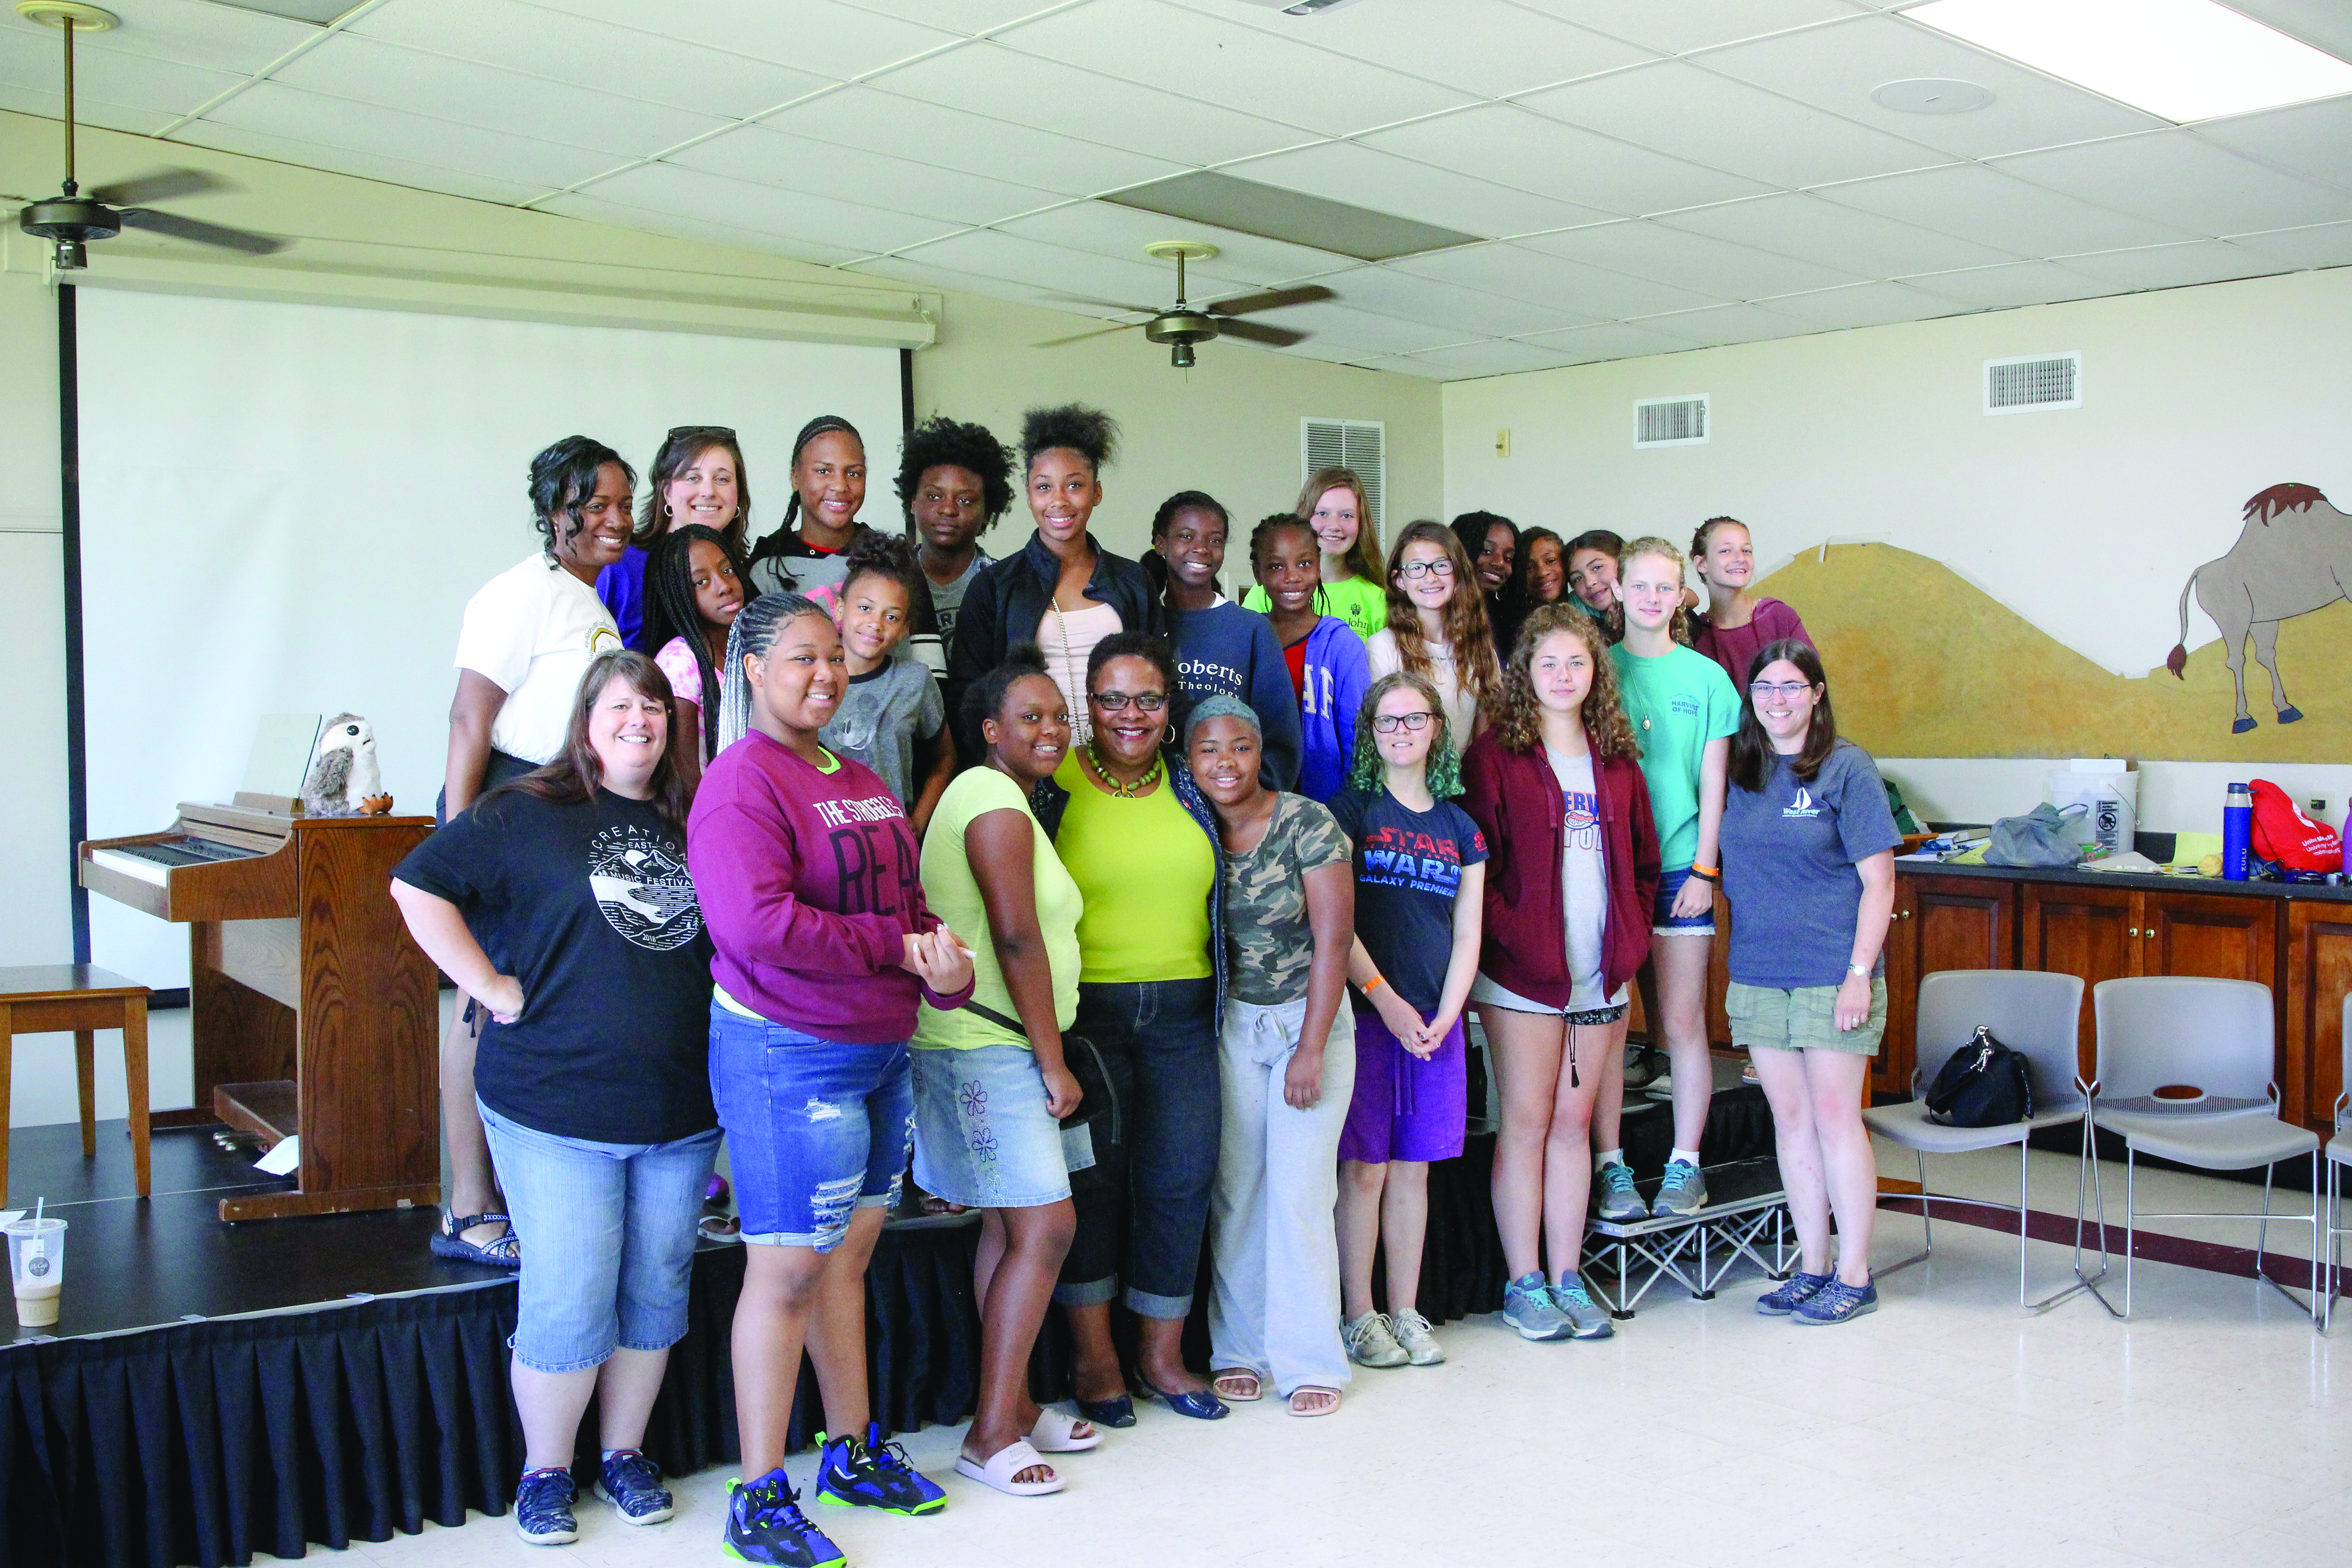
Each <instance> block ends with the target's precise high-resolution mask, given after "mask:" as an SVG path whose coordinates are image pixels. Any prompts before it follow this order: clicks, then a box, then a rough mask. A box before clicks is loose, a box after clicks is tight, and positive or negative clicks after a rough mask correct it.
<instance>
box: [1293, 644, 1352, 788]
mask: <svg viewBox="0 0 2352 1568" xmlns="http://www.w3.org/2000/svg"><path fill="white" fill-rule="evenodd" d="M1285 673H1287V671H1286V672H1285ZM1370 684H1371V670H1370V656H1369V655H1368V654H1366V652H1365V651H1364V639H1363V638H1361V637H1358V636H1357V635H1356V633H1355V628H1354V627H1352V626H1349V625H1348V623H1347V622H1345V621H1343V620H1341V619H1340V618H1339V616H1324V617H1323V619H1322V620H1321V621H1320V622H1318V623H1317V625H1316V627H1315V629H1314V630H1313V631H1311V632H1308V633H1307V683H1306V686H1305V689H1303V690H1301V691H1300V693H1299V701H1298V707H1299V714H1300V717H1301V718H1302V719H1303V720H1304V721H1305V726H1306V734H1305V747H1304V760H1303V761H1302V763H1300V766H1299V770H1298V793H1299V794H1300V795H1306V796H1307V798H1308V799H1310V800H1317V801H1327V802H1328V800H1329V799H1330V798H1331V797H1332V796H1333V795H1338V794H1339V792H1340V791H1341V790H1343V789H1345V788H1347V787H1348V769H1349V766H1350V765H1351V764H1352V763H1354V761H1355V757H1356V715H1357V714H1358V713H1359V712H1360V710H1362V708H1363V706H1364V689H1365V688H1366V687H1368V686H1370Z"/></svg>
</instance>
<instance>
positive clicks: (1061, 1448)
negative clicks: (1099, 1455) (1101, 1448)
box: [1029, 1405, 1103, 1454]
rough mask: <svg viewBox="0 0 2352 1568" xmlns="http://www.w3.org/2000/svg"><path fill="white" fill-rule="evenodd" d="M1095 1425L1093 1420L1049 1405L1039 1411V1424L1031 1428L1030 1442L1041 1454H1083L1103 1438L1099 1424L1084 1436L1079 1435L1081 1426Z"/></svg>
mask: <svg viewBox="0 0 2352 1568" xmlns="http://www.w3.org/2000/svg"><path fill="white" fill-rule="evenodd" d="M1081 1426H1094V1423H1093V1422H1091V1421H1082V1420H1080V1419H1079V1418H1078V1417H1077V1416H1076V1415H1071V1414H1070V1413H1069V1412H1067V1411H1066V1410H1059V1409H1056V1408H1055V1407H1054V1406H1052V1405H1047V1406H1046V1407H1045V1409H1043V1410H1040V1411H1039V1412H1037V1424H1036V1425H1035V1426H1032V1427H1030V1428H1029V1442H1030V1444H1031V1446H1032V1447H1034V1448H1035V1449H1036V1450H1037V1451H1038V1452H1039V1453H1041V1454H1082V1453H1084V1452H1086V1450H1087V1449H1088V1448H1092V1447H1097V1445H1099V1444H1100V1443H1101V1442H1102V1440H1103V1435H1102V1428H1101V1427H1099V1426H1096V1427H1095V1429H1094V1430H1093V1431H1091V1432H1089V1433H1087V1435H1086V1436H1083V1437H1081V1436H1078V1435H1077V1431H1078V1428H1079V1427H1081Z"/></svg>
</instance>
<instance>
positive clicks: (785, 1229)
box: [710, 1001, 915, 1252]
mask: <svg viewBox="0 0 2352 1568" xmlns="http://www.w3.org/2000/svg"><path fill="white" fill-rule="evenodd" d="M710 1098H711V1100H713V1101H714V1102H715V1103H716V1104H717V1105H718V1107H719V1125H720V1126H722V1127H724V1128H725V1129H726V1130H727V1158H728V1162H729V1164H730V1167H731V1168H732V1169H733V1171H734V1173H735V1206H736V1210H737V1212H738V1213H739V1214H740V1215H741V1216H742V1222H743V1239H744V1240H745V1241H747V1242H749V1243H751V1245H752V1246H755V1247H814V1248H815V1249H816V1250H817V1251H819V1252H831V1251H832V1250H833V1249H834V1248H835V1247H838V1246H840V1245H841V1238H842V1237H844V1236H846V1235H847V1234H848V1233H849V1216H850V1215H851V1214H852V1213H853V1212H855V1211H856V1210H858V1209H862V1208H876V1207H888V1206H891V1205H895V1204H897V1203H898V1185H899V1183H900V1181H901V1180H902V1179H903V1178H904V1177H905V1175H906V1173H907V1156H908V1152H909V1151H910V1150H911V1149H912V1148H913V1146H914V1142H915V1092H914V1088H913V1084H912V1082H911V1079H910V1074H909V1069H908V1062H907V1046H906V1043H905V1042H904V1041H900V1042H898V1044H896V1045H888V1046H860V1045H851V1044H847V1043H845V1042H843V1041H839V1040H822V1039H819V1038H817V1037H815V1036H814V1035H803V1034H802V1033H801V1032H800V1031H799V1030H798V1029H791V1028H787V1027H785V1026H783V1025H782V1024H772V1023H770V1022H768V1021H767V1020H766V1019H764V1018H747V1017H745V1016H743V1015H742V1014H740V1013H738V1012H736V1011H735V1010H734V1009H732V1008H730V1007H728V1006H726V1005H722V1004H720V1003H719V1002H716V1001H714V1002H712V1003H711V1004H710Z"/></svg>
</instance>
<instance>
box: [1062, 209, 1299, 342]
mask: <svg viewBox="0 0 2352 1568" xmlns="http://www.w3.org/2000/svg"><path fill="white" fill-rule="evenodd" d="M1143 250H1144V254H1145V255H1147V256H1152V257H1157V258H1160V259H1161V260H1168V259H1171V258H1172V259H1173V260H1174V261H1175V263H1176V303H1175V304H1173V305H1170V306H1157V305H1121V304H1118V303H1117V302H1115V301H1113V300H1082V299H1078V298H1076V297H1075V296H1073V295H1068V294H1060V295H1055V296H1054V298H1055V299H1060V300H1068V301H1069V302H1070V303H1071V304H1074V305H1093V306H1096V307H1098V308H1099V309H1102V310H1128V311H1131V312H1133V313H1134V314H1136V315H1139V316H1148V317H1150V321H1129V322H1127V323H1126V324H1125V325H1123V326H1117V327H1098V328H1097V329H1096V330H1095V331H1090V332H1078V333H1075V334H1073V335H1072V336H1070V337H1066V338H1055V339H1052V340H1051V341H1049V342H1042V343H1039V344H1037V345H1036V346H1037V347H1038V348H1041V349H1050V348H1058V347H1060V346H1061V345H1062V344H1064V343H1075V342H1080V341H1081V340H1083V339H1087V338H1099V337H1105V336H1108V334H1110V333H1112V332H1125V331H1133V330H1134V329H1136V328H1137V327H1140V328H1142V329H1143V335H1144V336H1145V337H1147V338H1150V340H1151V341H1152V342H1155V343H1167V344H1169V345H1171V346H1170V350H1169V354H1168V363H1171V364H1172V365H1174V366H1175V367H1176V368H1177V369H1179V370H1186V369H1190V368H1191V367H1192V364H1193V363H1194V360H1193V354H1192V345H1193V344H1194V343H1205V342H1209V341H1210V340H1211V339H1213V338H1239V339H1241V340H1242V341H1243V342H1252V343H1264V344H1265V345H1266V346H1267V347H1269V348H1277V349H1284V348H1288V347H1289V346H1290V345H1291V344H1293V343H1297V342H1305V341H1306V339H1307V334H1306V333H1305V332H1297V331H1291V330H1290V329H1289V328H1287V327H1269V326H1267V325H1265V323H1264V322H1262V321H1237V320H1235V318H1236V317H1240V316H1253V315H1255V314H1256V313H1257V312H1259V311H1260V310H1280V309H1282V308H1283V307H1284V306H1286V305H1311V304H1313V303H1315V302H1316V301H1317V300H1336V299H1338V298H1339V296H1338V295H1336V294H1334V293H1333V292H1332V291H1331V290H1330V289H1326V288H1324V287H1323V285H1321V284H1320V283H1307V284H1302V285H1300V286H1299V287H1298V288H1296V289H1266V290H1265V292H1263V293H1258V294H1243V295H1240V296H1239V297H1237V298H1234V299H1231V300H1217V301H1216V302H1215V303H1213V304H1208V305H1192V304H1188V303H1186V302H1185V299H1184V264H1185V263H1186V262H1188V261H1206V260H1208V259H1209V258H1211V257H1213V256H1214V255H1216V254H1217V247H1215V246H1213V245H1206V244H1203V243H1202V242H1201V241H1199V240H1196V239H1163V240H1160V241H1159V242H1158V243H1156V244H1152V245H1147V246H1145V247H1143Z"/></svg>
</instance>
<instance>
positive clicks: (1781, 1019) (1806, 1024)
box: [1723, 976, 1886, 1057]
mask: <svg viewBox="0 0 2352 1568" xmlns="http://www.w3.org/2000/svg"><path fill="white" fill-rule="evenodd" d="M1837 994H1838V987H1837V986H1834V985H1801V986H1799V987H1797V988H1796V989H1795V990H1793V991H1782V990H1780V989H1778V988H1776V987H1774V986H1770V985H1742V984H1740V983H1739V982H1738V981H1737V980H1735V981H1733V982H1732V983H1731V984H1730V986H1729V987H1728V988H1727V989H1726V990H1725V992H1724V994H1723V1010H1724V1012H1725V1013H1726V1014H1727V1015H1728V1016H1729V1017H1730V1019H1731V1043H1732V1044H1733V1045H1735V1046H1741V1047H1747V1048H1749V1049H1753V1048H1755V1047H1758V1046H1765V1047H1770V1048H1771V1049H1773V1050H1776V1051H1847V1052H1851V1053H1852V1054H1853V1055H1855V1056H1859V1057H1874V1056H1876V1055H1877V1054H1878V1042H1879V1040H1880V1038H1881V1037H1884V1036H1885V1033H1886V981H1885V977H1884V976H1879V977H1874V978H1873V979H1872V981H1871V983H1870V1016H1868V1017H1866V1018H1864V1020H1863V1021H1862V1023H1861V1024H1860V1025H1859V1026H1856V1027H1854V1028H1851V1029H1841V1028H1839V1027H1838V1026H1837Z"/></svg>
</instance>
